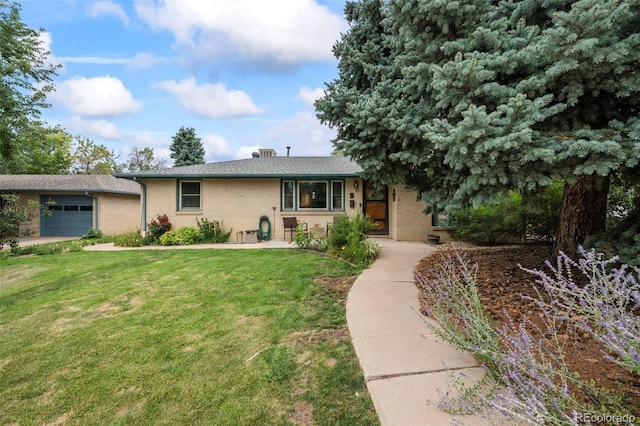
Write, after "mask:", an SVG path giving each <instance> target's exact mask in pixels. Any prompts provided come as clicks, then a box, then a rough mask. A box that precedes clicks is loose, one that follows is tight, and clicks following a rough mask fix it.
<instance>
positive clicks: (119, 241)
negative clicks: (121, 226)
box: [113, 231, 145, 247]
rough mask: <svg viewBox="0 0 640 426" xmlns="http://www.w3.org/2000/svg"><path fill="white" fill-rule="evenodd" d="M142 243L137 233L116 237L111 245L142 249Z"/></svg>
mask: <svg viewBox="0 0 640 426" xmlns="http://www.w3.org/2000/svg"><path fill="white" fill-rule="evenodd" d="M144 243H145V240H144V238H142V236H141V235H140V232H139V231H135V232H127V233H126V234H122V235H116V236H115V237H114V239H113V245H114V246H118V247H142V246H143V245H144Z"/></svg>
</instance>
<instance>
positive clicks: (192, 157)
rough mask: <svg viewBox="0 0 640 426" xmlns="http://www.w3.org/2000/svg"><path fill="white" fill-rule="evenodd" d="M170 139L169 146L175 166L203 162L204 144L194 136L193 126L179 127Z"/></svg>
mask: <svg viewBox="0 0 640 426" xmlns="http://www.w3.org/2000/svg"><path fill="white" fill-rule="evenodd" d="M171 139H172V140H173V142H171V146H170V147H169V148H170V149H171V158H173V159H174V162H173V165H174V166H175V167H178V166H190V165H192V164H204V146H203V145H202V140H201V139H200V138H198V137H196V131H195V129H194V128H193V127H180V129H179V130H178V133H176V135H175V136H172V137H171Z"/></svg>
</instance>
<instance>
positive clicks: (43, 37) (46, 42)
mask: <svg viewBox="0 0 640 426" xmlns="http://www.w3.org/2000/svg"><path fill="white" fill-rule="evenodd" d="M38 39H39V40H40V46H42V48H43V49H44V50H45V51H46V52H51V53H49V56H48V57H47V61H46V62H45V65H46V66H57V65H61V58H57V57H56V56H55V55H54V54H53V50H52V49H51V45H52V44H53V38H52V37H51V34H50V33H48V32H46V31H43V32H41V33H40V34H39V35H38Z"/></svg>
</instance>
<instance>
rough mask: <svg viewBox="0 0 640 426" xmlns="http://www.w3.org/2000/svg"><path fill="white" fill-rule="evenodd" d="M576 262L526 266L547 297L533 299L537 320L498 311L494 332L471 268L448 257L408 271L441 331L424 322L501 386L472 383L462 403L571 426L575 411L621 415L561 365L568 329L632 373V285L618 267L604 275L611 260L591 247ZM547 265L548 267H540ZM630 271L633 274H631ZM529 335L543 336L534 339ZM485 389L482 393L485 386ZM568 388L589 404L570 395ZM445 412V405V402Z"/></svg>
mask: <svg viewBox="0 0 640 426" xmlns="http://www.w3.org/2000/svg"><path fill="white" fill-rule="evenodd" d="M582 253H583V254H582V256H583V259H581V260H580V261H579V262H573V261H571V260H570V259H568V258H567V257H566V256H564V255H562V256H560V257H559V258H558V266H557V267H556V268H552V271H553V277H550V276H548V275H546V274H545V273H542V272H539V271H530V272H532V273H534V274H536V275H538V276H539V277H540V283H541V284H543V286H544V288H545V290H546V292H547V295H546V297H543V296H542V295H541V296H540V300H538V301H537V302H538V304H539V305H540V306H541V308H542V309H543V316H542V317H541V320H542V324H541V325H536V324H533V323H532V322H531V321H529V320H526V321H524V322H520V323H518V322H516V321H515V320H513V318H509V316H508V315H507V314H506V312H505V316H507V321H506V323H505V324H504V326H503V327H501V328H500V329H499V330H497V331H495V330H494V329H493V327H492V325H491V322H490V321H489V319H488V317H487V316H486V315H485V314H484V312H483V310H482V306H481V304H480V302H479V300H478V295H477V286H476V282H475V276H474V272H473V271H474V270H475V268H476V266H469V265H468V263H467V262H466V261H465V260H464V259H462V258H461V257H460V256H459V255H458V256H457V258H455V259H452V258H449V259H448V262H447V263H446V264H445V266H444V267H443V268H442V270H441V271H433V272H432V274H431V275H429V276H425V275H422V274H416V281H417V282H418V285H419V286H420V287H421V288H422V291H423V294H424V295H425V297H426V301H425V303H424V306H425V309H426V310H427V314H428V315H429V316H431V317H433V318H434V319H436V320H437V321H438V322H439V323H440V325H441V328H438V327H435V326H432V325H429V326H430V327H431V328H433V329H434V332H435V333H436V334H437V335H438V336H439V337H441V338H442V339H443V340H445V341H447V342H449V343H451V344H452V345H454V346H455V347H456V348H458V349H462V350H468V351H471V352H473V353H474V354H476V356H477V357H478V359H480V360H481V361H482V362H483V363H484V364H485V365H486V366H487V367H488V368H489V371H490V373H491V376H492V377H493V378H494V379H495V380H497V381H498V382H499V383H502V384H503V385H504V386H505V387H506V392H503V393H493V390H494V389H495V388H494V387H493V386H490V387H487V386H484V387H482V386H480V387H474V388H472V389H471V392H466V393H465V392H463V394H464V397H465V398H466V399H471V402H470V403H469V401H461V402H459V404H458V405H461V406H470V404H474V403H475V402H476V401H478V400H484V401H485V404H489V405H492V406H493V407H495V408H497V409H499V410H501V411H503V412H504V413H507V414H511V415H514V416H515V417H519V418H522V419H525V420H527V421H529V422H532V423H536V424H558V425H560V424H578V423H579V421H578V420H579V415H583V416H584V415H600V416H603V415H604V416H618V415H624V414H627V413H626V412H625V411H626V410H625V407H623V405H622V404H621V398H620V396H618V395H615V394H612V393H610V392H609V391H607V390H604V389H599V388H597V387H596V386H595V384H594V383H592V382H585V381H584V380H582V379H581V378H580V377H579V376H578V375H576V374H574V373H573V372H572V371H571V369H570V368H569V367H568V365H567V363H566V362H565V358H564V356H563V354H564V351H563V348H564V345H566V344H570V343H571V340H568V339H571V336H575V335H576V331H579V330H587V331H589V332H591V333H594V335H595V336H596V338H597V339H599V340H600V341H601V342H602V343H603V344H604V345H605V346H606V347H607V348H608V349H609V350H611V351H612V352H613V353H615V354H616V355H617V356H618V358H616V359H613V358H612V357H610V359H611V361H614V362H617V363H619V364H621V365H623V366H625V367H627V368H628V369H630V370H631V371H636V372H637V371H638V365H639V361H640V360H639V359H638V358H639V357H638V351H639V350H640V343H639V342H640V337H638V336H640V326H639V325H638V321H637V316H636V315H637V313H638V310H640V289H639V288H638V284H637V281H635V278H634V277H633V276H632V275H630V274H629V273H627V272H626V268H624V269H621V270H616V271H613V272H611V273H609V272H607V269H608V268H607V267H608V266H609V265H610V264H611V262H612V261H611V260H609V261H602V260H601V259H600V258H599V257H598V256H597V255H595V253H594V252H591V253H589V254H586V253H584V252H582ZM548 266H551V265H550V264H548ZM575 269H577V271H578V272H579V273H580V275H582V276H584V277H586V278H588V281H589V285H587V286H584V287H579V286H577V285H576V284H575V281H574V278H573V277H574V275H573V272H572V271H573V270H575ZM635 272H636V274H637V273H638V271H637V270H636V271H635ZM530 330H536V333H535V335H539V336H544V339H540V338H537V337H535V336H534V334H532V333H531V332H530ZM487 389H489V391H487ZM576 390H579V391H580V392H584V393H585V394H586V395H588V396H589V398H590V401H585V400H583V398H577V397H576V396H575V394H574V392H575V391H576ZM444 404H445V405H446V406H447V407H448V408H449V409H450V408H451V406H452V403H451V401H450V400H445V401H444Z"/></svg>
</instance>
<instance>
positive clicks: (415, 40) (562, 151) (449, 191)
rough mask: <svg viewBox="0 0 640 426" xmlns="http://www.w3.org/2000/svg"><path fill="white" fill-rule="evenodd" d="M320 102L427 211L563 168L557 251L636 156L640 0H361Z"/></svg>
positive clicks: (535, 182) (593, 216) (601, 221)
mask: <svg viewBox="0 0 640 426" xmlns="http://www.w3.org/2000/svg"><path fill="white" fill-rule="evenodd" d="M345 13H346V17H347V20H348V21H349V23H350V24H351V28H350V31H349V32H348V33H347V34H345V35H344V36H343V37H342V39H341V40H339V41H338V42H337V43H336V45H335V47H334V53H335V55H336V57H337V58H338V60H339V76H338V78H337V79H335V80H334V81H333V82H330V83H329V84H328V85H327V90H326V94H325V96H324V97H323V98H321V99H319V100H318V101H317V102H316V108H317V111H318V117H319V118H320V120H321V121H323V122H325V123H328V124H330V125H332V126H334V127H336V128H337V130H338V137H337V139H336V141H335V145H336V148H338V149H340V150H341V151H342V152H344V153H345V154H346V155H349V156H351V157H352V158H353V159H354V160H355V161H357V162H358V163H359V164H360V165H361V166H362V167H363V169H364V174H365V176H364V177H365V178H367V179H370V180H372V181H375V182H377V183H380V184H391V183H402V184H404V185H406V186H407V187H409V188H412V189H415V190H417V191H419V192H420V193H421V194H422V197H423V199H424V200H425V202H426V203H427V204H428V207H429V208H430V209H432V210H436V209H438V210H439V209H442V208H447V209H451V208H455V207H460V206H464V205H469V204H477V203H481V202H483V201H486V200H489V199H491V197H493V196H494V195H495V194H496V193H497V192H500V191H505V190H508V189H518V190H523V191H527V190H535V189H536V188H539V187H542V186H545V185H547V184H548V183H550V182H552V181H554V180H558V179H561V180H564V181H565V182H566V184H565V190H564V199H563V205H562V208H561V211H560V214H559V221H560V227H559V235H558V237H557V240H556V246H555V250H556V251H560V250H562V251H564V252H566V253H568V254H570V255H572V254H575V251H576V248H577V246H578V245H579V244H581V243H582V242H583V241H584V239H585V237H586V236H588V235H591V234H595V233H599V232H602V231H604V228H605V218H606V203H607V194H608V189H609V179H610V176H612V174H616V173H617V174H619V175H626V176H637V175H638V171H639V165H638V161H639V159H640V118H639V115H638V113H639V111H640V94H639V93H638V92H639V91H640V33H639V29H640V27H639V26H638V22H640V2H638V1H634V0H578V1H571V0H547V1H544V2H540V1H538V0H503V1H499V2H497V1H491V0H470V1H469V0H467V1H442V0H390V1H379V0H362V1H359V2H349V3H348V4H347V6H346V9H345Z"/></svg>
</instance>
